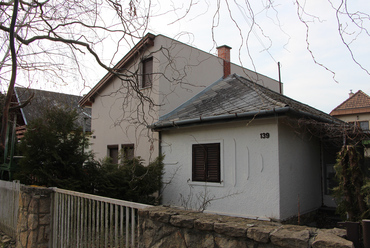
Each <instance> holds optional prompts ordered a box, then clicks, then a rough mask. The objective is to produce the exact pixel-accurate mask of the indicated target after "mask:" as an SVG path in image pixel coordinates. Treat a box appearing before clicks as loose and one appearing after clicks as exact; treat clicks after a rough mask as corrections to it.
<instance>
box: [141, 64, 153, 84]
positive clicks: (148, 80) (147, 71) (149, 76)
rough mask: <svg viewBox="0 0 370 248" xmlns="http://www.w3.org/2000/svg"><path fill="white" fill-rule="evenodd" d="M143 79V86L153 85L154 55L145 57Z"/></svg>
mask: <svg viewBox="0 0 370 248" xmlns="http://www.w3.org/2000/svg"><path fill="white" fill-rule="evenodd" d="M142 70H143V79H142V84H141V87H142V88H147V87H151V86H152V81H153V57H150V58H148V59H145V60H144V61H143V69H142Z"/></svg>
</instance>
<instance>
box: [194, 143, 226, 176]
mask: <svg viewBox="0 0 370 248" xmlns="http://www.w3.org/2000/svg"><path fill="white" fill-rule="evenodd" d="M192 150H193V173H192V174H193V175H192V181H198V182H220V181H221V173H220V171H221V170H220V143H212V144H193V147H192Z"/></svg>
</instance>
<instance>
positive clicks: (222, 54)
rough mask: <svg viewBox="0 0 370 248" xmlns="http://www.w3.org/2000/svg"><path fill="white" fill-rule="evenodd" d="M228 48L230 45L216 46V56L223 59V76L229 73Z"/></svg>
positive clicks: (229, 48)
mask: <svg viewBox="0 0 370 248" xmlns="http://www.w3.org/2000/svg"><path fill="white" fill-rule="evenodd" d="M230 50H231V47H229V46H226V45H223V46H219V47H217V51H218V57H219V58H221V59H223V60H224V63H223V68H224V76H223V78H226V77H227V76H229V75H230V74H231V68H230Z"/></svg>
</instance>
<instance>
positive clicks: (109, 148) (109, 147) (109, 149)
mask: <svg viewBox="0 0 370 248" xmlns="http://www.w3.org/2000/svg"><path fill="white" fill-rule="evenodd" d="M112 151H116V153H117V158H116V157H112ZM107 155H108V157H109V158H112V163H113V164H118V162H119V149H118V145H107Z"/></svg>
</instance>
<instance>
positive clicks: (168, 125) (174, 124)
mask: <svg viewBox="0 0 370 248" xmlns="http://www.w3.org/2000/svg"><path fill="white" fill-rule="evenodd" d="M289 110H290V107H282V108H274V109H271V110H259V111H251V112H244V113H234V114H225V115H217V116H207V117H201V116H200V117H198V118H193V119H187V120H178V121H168V122H164V123H158V124H156V123H154V124H152V125H149V126H148V128H151V129H152V130H153V131H162V130H167V129H172V128H180V127H184V126H190V125H201V124H210V123H214V122H225V121H228V120H234V119H251V118H262V117H266V116H272V115H277V114H283V113H286V112H288V111H289Z"/></svg>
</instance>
